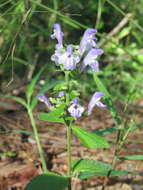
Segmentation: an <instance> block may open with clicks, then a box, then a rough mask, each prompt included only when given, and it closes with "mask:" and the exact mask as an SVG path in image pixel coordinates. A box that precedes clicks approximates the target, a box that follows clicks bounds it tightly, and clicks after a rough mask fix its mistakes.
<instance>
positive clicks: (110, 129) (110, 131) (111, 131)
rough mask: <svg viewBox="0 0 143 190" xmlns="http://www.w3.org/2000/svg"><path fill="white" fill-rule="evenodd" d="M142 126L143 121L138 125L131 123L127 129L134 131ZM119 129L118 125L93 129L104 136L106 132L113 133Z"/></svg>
mask: <svg viewBox="0 0 143 190" xmlns="http://www.w3.org/2000/svg"><path fill="white" fill-rule="evenodd" d="M141 127H143V122H141V123H140V124H138V125H132V126H131V127H130V128H129V131H134V130H136V129H139V128H141ZM119 129H120V127H118V126H115V127H110V128H106V129H98V130H95V133H96V134H97V135H99V136H106V135H108V134H111V133H114V132H116V131H118V130H119Z"/></svg>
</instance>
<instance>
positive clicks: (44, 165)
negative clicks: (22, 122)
mask: <svg viewBox="0 0 143 190" xmlns="http://www.w3.org/2000/svg"><path fill="white" fill-rule="evenodd" d="M27 109H28V115H29V117H30V121H31V125H32V128H33V132H34V137H35V140H36V144H37V149H38V152H39V155H40V160H41V163H42V169H43V172H44V173H47V172H48V169H47V166H46V161H45V156H44V152H43V150H42V147H41V143H40V137H39V134H38V130H37V127H36V123H35V120H34V117H33V113H32V110H31V109H30V108H29V107H28V108H27Z"/></svg>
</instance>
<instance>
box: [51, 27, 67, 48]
mask: <svg viewBox="0 0 143 190" xmlns="http://www.w3.org/2000/svg"><path fill="white" fill-rule="evenodd" d="M63 35H64V34H63V32H62V30H61V26H60V24H54V33H53V34H52V35H51V38H52V39H57V41H58V44H57V45H59V46H60V47H63ZM57 45H56V46H57Z"/></svg>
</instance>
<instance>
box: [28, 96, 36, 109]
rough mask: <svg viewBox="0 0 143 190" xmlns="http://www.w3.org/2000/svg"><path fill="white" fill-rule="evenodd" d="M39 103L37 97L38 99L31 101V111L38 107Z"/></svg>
mask: <svg viewBox="0 0 143 190" xmlns="http://www.w3.org/2000/svg"><path fill="white" fill-rule="evenodd" d="M37 102H38V98H37V96H36V97H33V98H32V100H31V104H30V108H31V110H33V109H34V107H35V106H36V105H37Z"/></svg>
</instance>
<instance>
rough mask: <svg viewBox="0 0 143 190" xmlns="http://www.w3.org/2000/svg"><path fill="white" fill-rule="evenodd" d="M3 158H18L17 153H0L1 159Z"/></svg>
mask: <svg viewBox="0 0 143 190" xmlns="http://www.w3.org/2000/svg"><path fill="white" fill-rule="evenodd" d="M3 156H8V157H11V156H16V153H15V152H3V153H0V157H3Z"/></svg>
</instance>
